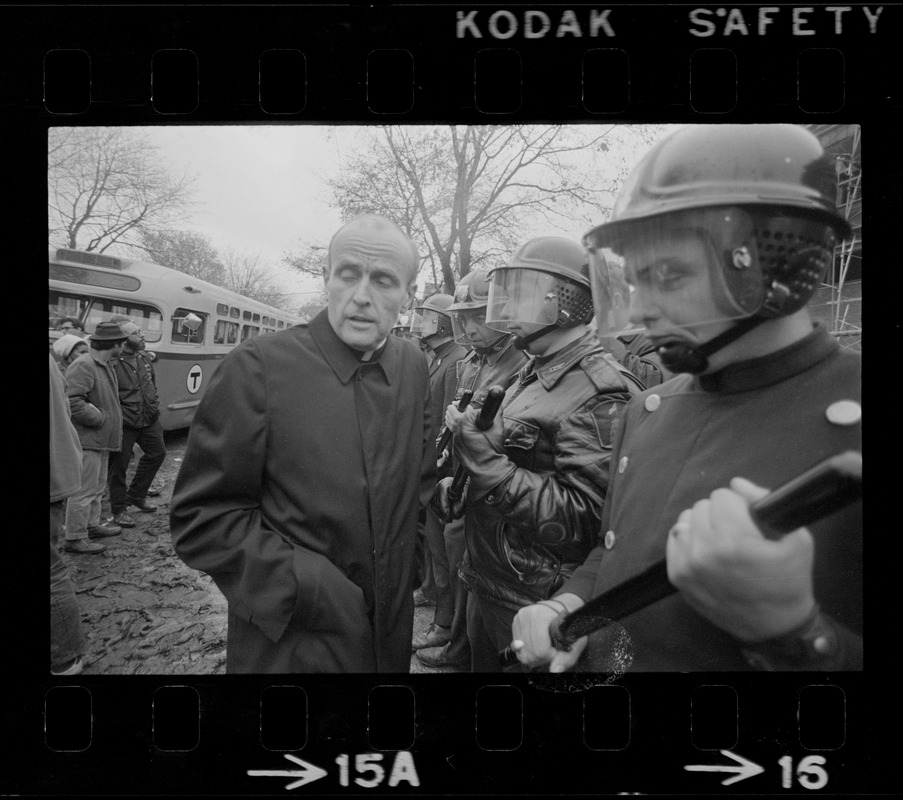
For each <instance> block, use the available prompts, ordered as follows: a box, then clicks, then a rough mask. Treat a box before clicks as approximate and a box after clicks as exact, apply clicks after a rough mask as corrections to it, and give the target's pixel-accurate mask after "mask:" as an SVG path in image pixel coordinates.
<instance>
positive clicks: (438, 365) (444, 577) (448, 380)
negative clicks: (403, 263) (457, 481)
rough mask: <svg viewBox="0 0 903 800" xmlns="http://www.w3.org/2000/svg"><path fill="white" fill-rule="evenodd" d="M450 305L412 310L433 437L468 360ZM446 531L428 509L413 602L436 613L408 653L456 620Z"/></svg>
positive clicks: (439, 300)
mask: <svg viewBox="0 0 903 800" xmlns="http://www.w3.org/2000/svg"><path fill="white" fill-rule="evenodd" d="M452 302H453V298H452V296H451V295H450V294H445V293H439V294H434V295H432V296H430V297H428V298H427V299H426V300H424V301H423V304H422V305H420V306H416V307H415V308H414V312H413V316H412V318H411V333H412V334H413V335H414V336H418V337H420V341H421V342H422V343H423V344H424V345H425V346H426V347H427V348H428V349H427V350H426V353H427V356H428V357H429V374H430V411H431V414H432V423H433V430H434V431H437V432H438V431H440V430H441V429H442V427H443V416H444V414H445V407H446V406H447V405H448V404H449V403H450V402H452V400H453V399H454V396H455V385H456V381H457V364H458V362H459V361H460V360H461V359H462V358H464V356H465V355H467V351H466V350H465V349H464V347H463V346H462V345H460V344H459V343H458V342H456V341H455V340H454V336H453V330H452V322H451V317H450V316H449V314H448V308H449V306H450V305H451V304H452ZM450 473H451V464H450V463H449V462H448V460H447V459H442V458H441V454H440V463H439V472H438V477H439V478H442V477H444V476H446V475H448V474H450ZM444 527H445V525H444V521H443V520H440V519H439V518H438V517H437V516H436V514H435V513H434V512H433V511H431V510H430V509H428V510H427V514H426V523H425V525H424V527H423V535H424V540H425V546H424V551H423V560H424V569H423V571H424V579H423V583H422V584H421V586H420V590H419V592H415V602H417V597H418V595H419V594H423V595H424V596H425V597H427V598H430V599H432V600H433V601H434V603H435V611H434V616H433V622H432V623H431V624H430V626H429V628H428V629H427V631H426V632H425V633H423V634H416V635H414V637H413V638H412V641H411V649H412V651H416V650H419V649H421V648H423V647H439V646H442V645H444V644H445V643H446V642H448V639H449V629H450V628H451V624H452V616H453V615H454V588H453V587H452V579H451V577H450V576H449V564H448V556H447V554H446V550H445V538H444V536H443V528H444Z"/></svg>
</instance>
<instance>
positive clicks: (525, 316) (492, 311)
mask: <svg viewBox="0 0 903 800" xmlns="http://www.w3.org/2000/svg"><path fill="white" fill-rule="evenodd" d="M489 281H490V282H489V299H488V305H487V307H486V324H487V325H488V326H489V327H490V328H494V329H495V330H496V331H502V332H503V333H516V334H517V335H519V336H528V335H529V334H531V333H534V332H536V331H539V330H541V329H542V328H545V327H547V326H548V325H555V324H556V323H557V322H558V320H559V311H560V310H561V308H560V305H559V303H560V292H559V291H558V289H559V283H560V281H559V280H558V279H557V278H556V277H555V276H554V275H551V274H549V273H547V272H540V271H538V270H534V269H500V270H496V271H495V272H493V273H492V274H491V275H490V278H489Z"/></svg>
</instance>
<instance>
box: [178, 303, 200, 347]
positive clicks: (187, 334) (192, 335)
mask: <svg viewBox="0 0 903 800" xmlns="http://www.w3.org/2000/svg"><path fill="white" fill-rule="evenodd" d="M206 328H207V315H206V314H204V313H203V312H202V311H192V310H191V309H189V308H177V309H176V310H175V313H174V314H173V315H172V341H173V342H184V343H187V344H200V343H202V342H203V341H204V335H205V332H206Z"/></svg>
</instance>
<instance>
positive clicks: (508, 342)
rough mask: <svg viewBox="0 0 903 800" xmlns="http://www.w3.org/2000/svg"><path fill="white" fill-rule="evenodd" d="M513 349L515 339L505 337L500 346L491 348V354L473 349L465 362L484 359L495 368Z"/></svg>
mask: <svg viewBox="0 0 903 800" xmlns="http://www.w3.org/2000/svg"><path fill="white" fill-rule="evenodd" d="M512 347H514V337H513V336H508V337H505V338H504V339H503V341H502V342H501V343H500V344H498V345H496V346H495V347H493V348H491V349H490V350H489V352H485V353H478V352H477V349H476V348H473V349H472V350H470V351H469V352H468V353H467V356H466V359H465V360H467V361H473V360H474V359H476V358H482V359H483V360H484V361H485V362H486V363H487V364H489V366H493V365H494V364H495V363H496V362H497V361H498V360H499V359H500V358H501V357H502V356H503V355H505V353H507V352H508V351H509V350H510V349H511V348H512Z"/></svg>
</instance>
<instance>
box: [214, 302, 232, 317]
mask: <svg viewBox="0 0 903 800" xmlns="http://www.w3.org/2000/svg"><path fill="white" fill-rule="evenodd" d="M216 313H217V314H219V315H220V316H221V317H228V316H229V306H228V305H226V304H225V303H217V304H216Z"/></svg>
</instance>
